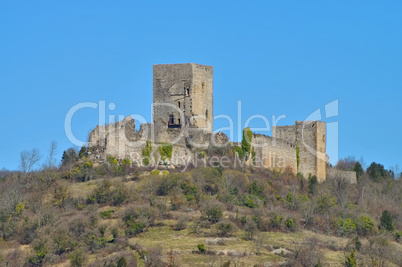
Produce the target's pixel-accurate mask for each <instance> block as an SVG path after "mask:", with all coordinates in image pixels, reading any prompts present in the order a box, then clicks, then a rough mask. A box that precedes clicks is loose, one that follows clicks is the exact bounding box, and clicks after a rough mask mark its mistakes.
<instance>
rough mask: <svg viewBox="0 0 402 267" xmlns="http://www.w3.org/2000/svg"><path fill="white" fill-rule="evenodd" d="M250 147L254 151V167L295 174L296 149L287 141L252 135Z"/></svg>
mask: <svg viewBox="0 0 402 267" xmlns="http://www.w3.org/2000/svg"><path fill="white" fill-rule="evenodd" d="M251 143H252V144H251V146H252V148H253V149H254V151H255V156H256V164H255V165H256V167H264V168H268V169H270V170H276V171H282V172H283V171H285V170H287V171H290V172H292V173H293V174H296V171H297V162H296V147H295V145H294V144H293V143H292V142H289V141H287V140H282V139H277V138H272V137H270V136H266V135H262V134H253V138H252V141H251Z"/></svg>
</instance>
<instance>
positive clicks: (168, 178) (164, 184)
mask: <svg viewBox="0 0 402 267" xmlns="http://www.w3.org/2000/svg"><path fill="white" fill-rule="evenodd" d="M179 179H180V176H179V175H176V174H173V175H165V176H163V178H162V179H161V180H160V183H159V186H158V188H157V190H156V194H157V195H158V196H166V195H168V194H169V193H170V191H171V190H172V189H173V188H174V187H176V186H177V185H178V181H179Z"/></svg>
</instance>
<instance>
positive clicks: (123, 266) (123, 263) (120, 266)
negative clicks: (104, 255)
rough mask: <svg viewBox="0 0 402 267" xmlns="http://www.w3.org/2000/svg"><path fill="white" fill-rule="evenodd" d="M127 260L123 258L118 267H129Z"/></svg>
mask: <svg viewBox="0 0 402 267" xmlns="http://www.w3.org/2000/svg"><path fill="white" fill-rule="evenodd" d="M127 266H128V265H127V260H126V258H124V257H121V258H120V259H119V261H118V262H117V267H127Z"/></svg>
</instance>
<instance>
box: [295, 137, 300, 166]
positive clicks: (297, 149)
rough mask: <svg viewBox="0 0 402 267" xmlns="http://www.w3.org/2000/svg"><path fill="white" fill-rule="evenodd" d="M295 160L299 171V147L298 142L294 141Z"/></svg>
mask: <svg viewBox="0 0 402 267" xmlns="http://www.w3.org/2000/svg"><path fill="white" fill-rule="evenodd" d="M296 162H297V171H299V165H300V147H299V143H296Z"/></svg>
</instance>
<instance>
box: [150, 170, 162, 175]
mask: <svg viewBox="0 0 402 267" xmlns="http://www.w3.org/2000/svg"><path fill="white" fill-rule="evenodd" d="M160 173H161V172H160V171H159V170H152V171H151V175H159V174H160Z"/></svg>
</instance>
